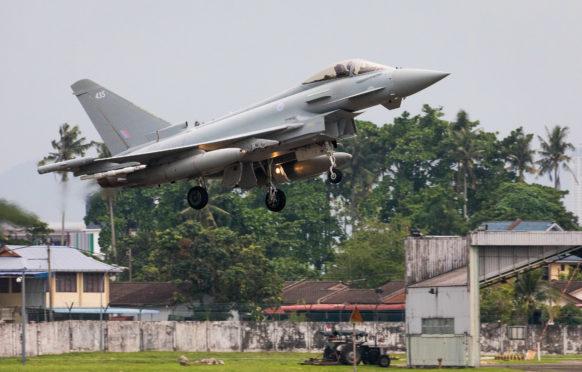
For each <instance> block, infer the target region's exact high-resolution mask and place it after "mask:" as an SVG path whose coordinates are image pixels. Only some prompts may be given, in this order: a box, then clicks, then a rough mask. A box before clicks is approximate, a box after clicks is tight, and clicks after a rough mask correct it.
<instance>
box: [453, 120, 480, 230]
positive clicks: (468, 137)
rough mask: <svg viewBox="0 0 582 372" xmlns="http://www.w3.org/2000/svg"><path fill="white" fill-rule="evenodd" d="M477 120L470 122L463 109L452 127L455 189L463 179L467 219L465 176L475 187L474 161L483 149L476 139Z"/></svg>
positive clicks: (465, 205) (465, 206)
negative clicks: (455, 172)
mask: <svg viewBox="0 0 582 372" xmlns="http://www.w3.org/2000/svg"><path fill="white" fill-rule="evenodd" d="M477 125H479V122H470V121H469V118H468V115H467V113H466V112H465V111H463V110H461V111H459V113H458V114H457V121H456V122H455V123H454V124H453V127H452V139H453V158H454V159H455V160H456V161H457V177H456V184H457V191H458V190H459V188H460V187H459V185H460V184H461V181H460V180H461V177H462V179H463V198H464V199H465V202H464V204H463V217H465V219H468V218H469V217H468V214H467V200H468V197H467V177H468V178H469V179H470V180H471V189H473V190H475V189H476V188H477V177H476V176H475V172H474V171H473V169H474V162H475V160H477V159H479V158H480V157H481V154H482V153H483V149H481V148H480V147H479V143H478V141H477V135H478V132H477V131H476V130H475V128H476V127H477Z"/></svg>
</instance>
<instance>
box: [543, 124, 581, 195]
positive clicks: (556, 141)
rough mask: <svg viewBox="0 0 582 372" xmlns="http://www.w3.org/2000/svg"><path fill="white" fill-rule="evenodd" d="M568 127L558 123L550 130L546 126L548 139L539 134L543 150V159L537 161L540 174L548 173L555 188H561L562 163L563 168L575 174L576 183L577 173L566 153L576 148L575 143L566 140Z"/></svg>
mask: <svg viewBox="0 0 582 372" xmlns="http://www.w3.org/2000/svg"><path fill="white" fill-rule="evenodd" d="M569 130H570V129H569V128H568V127H560V126H559V125H556V126H555V127H554V128H552V131H551V132H550V131H549V130H548V127H546V136H547V138H548V139H547V141H546V140H545V139H543V138H542V137H540V136H538V139H539V140H540V147H541V150H540V151H539V153H540V155H541V157H542V158H541V159H540V160H538V161H537V163H538V164H539V165H540V175H544V174H546V173H547V174H548V175H549V177H550V181H552V180H553V181H554V188H555V189H557V190H559V189H560V165H562V168H564V169H566V170H567V171H568V172H570V173H571V174H572V176H574V179H575V180H576V183H578V180H577V179H576V175H575V174H574V171H573V170H572V168H570V166H569V165H568V163H569V162H570V160H572V158H571V157H570V156H568V155H566V153H567V152H568V150H574V145H572V144H571V143H570V142H566V136H567V135H568V131H569Z"/></svg>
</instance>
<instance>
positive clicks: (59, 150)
mask: <svg viewBox="0 0 582 372" xmlns="http://www.w3.org/2000/svg"><path fill="white" fill-rule="evenodd" d="M51 146H52V148H53V150H54V151H53V152H49V154H48V155H47V156H45V157H44V158H43V159H42V160H41V161H39V162H38V165H39V166H41V165H45V164H47V163H58V162H61V161H65V160H71V159H73V158H75V157H83V156H85V153H86V152H87V150H88V149H89V148H91V147H92V146H93V142H87V139H86V138H85V137H81V130H80V129H79V127H78V126H76V125H75V126H74V127H71V126H70V125H69V124H68V123H64V124H63V125H61V126H60V127H59V138H58V139H57V140H52V141H51ZM60 178H61V185H62V188H63V195H62V197H63V198H65V197H66V195H65V194H66V190H67V181H68V180H69V176H68V173H67V172H60ZM62 212H63V214H62V220H61V245H64V244H65V208H64V207H63V211H62Z"/></svg>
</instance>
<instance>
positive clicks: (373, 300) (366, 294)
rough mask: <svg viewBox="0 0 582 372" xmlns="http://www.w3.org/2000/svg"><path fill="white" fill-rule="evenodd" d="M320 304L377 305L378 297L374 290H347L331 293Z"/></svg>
mask: <svg viewBox="0 0 582 372" xmlns="http://www.w3.org/2000/svg"><path fill="white" fill-rule="evenodd" d="M321 303H322V304H377V303H380V297H379V296H378V293H376V291H375V290H374V289H347V290H344V291H338V292H336V293H333V294H331V295H329V296H327V297H325V298H324V299H321Z"/></svg>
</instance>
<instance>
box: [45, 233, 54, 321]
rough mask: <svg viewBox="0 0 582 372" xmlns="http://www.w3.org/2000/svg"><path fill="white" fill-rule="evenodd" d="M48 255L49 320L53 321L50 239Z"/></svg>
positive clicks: (47, 247) (47, 246) (47, 248)
mask: <svg viewBox="0 0 582 372" xmlns="http://www.w3.org/2000/svg"><path fill="white" fill-rule="evenodd" d="M46 255H47V266H48V278H47V283H48V290H49V321H51V322H52V321H53V320H54V319H53V282H52V277H53V274H52V270H51V244H50V241H49V242H48V243H47V245H46Z"/></svg>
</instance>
